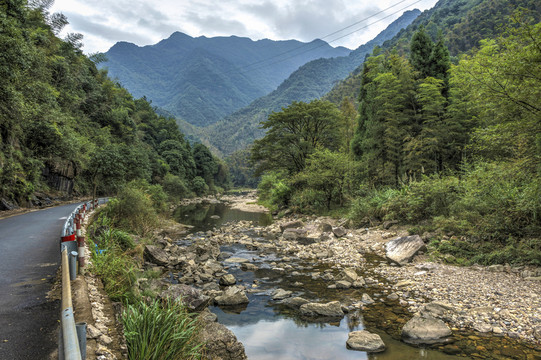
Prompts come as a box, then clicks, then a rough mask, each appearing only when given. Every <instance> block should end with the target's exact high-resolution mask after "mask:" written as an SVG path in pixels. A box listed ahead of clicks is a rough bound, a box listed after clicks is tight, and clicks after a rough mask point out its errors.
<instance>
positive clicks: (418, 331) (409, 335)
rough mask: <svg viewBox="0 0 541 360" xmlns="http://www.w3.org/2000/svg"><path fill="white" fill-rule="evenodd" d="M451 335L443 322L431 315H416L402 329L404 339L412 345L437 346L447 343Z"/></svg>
mask: <svg viewBox="0 0 541 360" xmlns="http://www.w3.org/2000/svg"><path fill="white" fill-rule="evenodd" d="M451 333H452V332H451V329H449V326H447V324H445V323H444V322H443V321H442V320H440V319H436V318H435V317H433V316H430V315H424V316H419V315H416V316H414V317H412V318H411V319H410V320H409V321H408V322H407V323H406V324H405V325H404V327H403V328H402V339H403V340H404V341H405V342H407V343H410V344H436V343H443V342H445V340H446V338H447V337H448V336H450V335H451Z"/></svg>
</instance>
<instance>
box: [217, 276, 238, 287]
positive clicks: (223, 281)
mask: <svg viewBox="0 0 541 360" xmlns="http://www.w3.org/2000/svg"><path fill="white" fill-rule="evenodd" d="M219 283H220V285H222V286H231V285H235V284H236V283H237V279H235V277H234V276H233V275H232V274H225V275H224V276H222V277H221V278H220V281H219Z"/></svg>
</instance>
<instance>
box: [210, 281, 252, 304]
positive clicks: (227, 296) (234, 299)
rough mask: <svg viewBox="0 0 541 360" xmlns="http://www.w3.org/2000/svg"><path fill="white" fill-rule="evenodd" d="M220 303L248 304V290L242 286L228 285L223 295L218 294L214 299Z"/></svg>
mask: <svg viewBox="0 0 541 360" xmlns="http://www.w3.org/2000/svg"><path fill="white" fill-rule="evenodd" d="M214 301H215V302H216V304H218V305H240V304H247V303H248V302H249V300H248V296H246V292H245V291H244V289H243V288H242V286H238V285H237V286H230V287H228V288H227V289H226V290H225V291H224V293H223V295H220V296H217V297H216V299H214Z"/></svg>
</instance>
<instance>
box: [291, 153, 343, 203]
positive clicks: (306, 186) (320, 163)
mask: <svg viewBox="0 0 541 360" xmlns="http://www.w3.org/2000/svg"><path fill="white" fill-rule="evenodd" d="M350 164H351V162H350V160H349V158H348V157H347V155H345V154H343V153H339V152H332V151H330V150H328V149H317V150H316V151H315V152H314V153H313V154H312V155H311V156H310V157H309V158H308V160H307V164H306V167H305V168H304V169H303V170H302V171H301V172H300V173H298V174H297V175H295V176H294V177H293V178H292V180H291V182H292V185H291V186H292V187H293V188H295V189H297V191H299V190H300V194H299V198H298V199H297V197H296V196H295V195H294V196H293V199H296V200H295V201H296V203H297V205H302V204H307V203H308V201H309V200H310V199H312V200H315V199H316V196H320V200H319V201H317V202H316V203H319V202H323V204H324V205H325V208H326V209H327V210H330V209H331V204H333V203H334V204H337V205H342V204H343V200H344V194H345V191H346V178H347V177H348V175H349V171H350V167H351V165H350ZM307 190H311V191H307ZM318 208H319V205H317V206H315V209H318ZM300 209H302V207H300Z"/></svg>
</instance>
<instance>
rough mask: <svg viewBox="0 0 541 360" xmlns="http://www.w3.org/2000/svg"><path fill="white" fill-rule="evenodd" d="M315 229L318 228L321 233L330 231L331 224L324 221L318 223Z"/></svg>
mask: <svg viewBox="0 0 541 360" xmlns="http://www.w3.org/2000/svg"><path fill="white" fill-rule="evenodd" d="M317 229H318V230H319V231H320V232H323V233H328V232H332V225H331V224H329V223H326V222H322V223H320V224H319V226H318V227H317Z"/></svg>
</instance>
